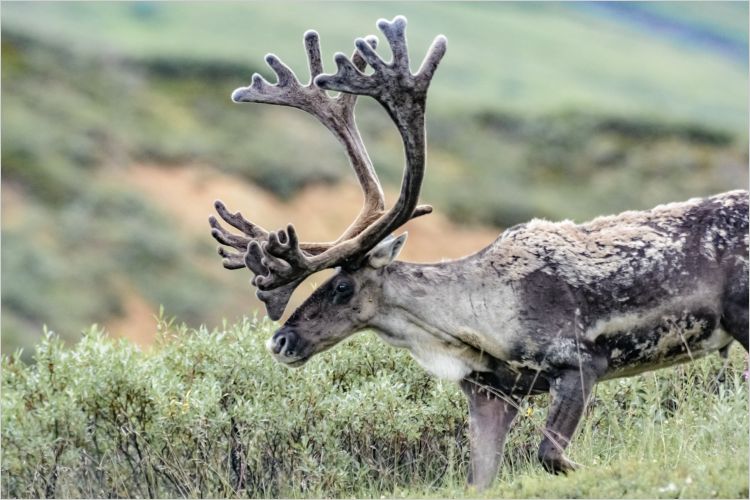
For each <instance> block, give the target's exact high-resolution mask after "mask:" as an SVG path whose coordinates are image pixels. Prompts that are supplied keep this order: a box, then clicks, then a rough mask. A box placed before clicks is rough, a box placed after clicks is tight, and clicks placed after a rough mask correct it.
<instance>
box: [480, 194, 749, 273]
mask: <svg viewBox="0 0 750 500" xmlns="http://www.w3.org/2000/svg"><path fill="white" fill-rule="evenodd" d="M746 198H747V192H746V191H730V192H728V193H724V194H721V195H717V196H714V197H711V198H707V199H701V198H694V199H691V200H688V201H685V202H681V203H669V204H666V205H659V206H657V207H655V208H654V209H652V210H647V211H628V212H623V213H621V214H619V215H610V216H604V217H598V218H596V219H594V220H592V221H590V222H587V223H585V224H575V223H573V222H571V221H569V220H565V221H562V222H550V221H546V220H541V219H534V220H532V221H531V222H529V223H527V224H522V225H520V226H517V227H514V228H511V229H509V230H507V231H506V232H504V233H503V235H502V236H501V237H500V239H498V240H497V241H496V242H495V243H494V244H493V246H492V248H491V249H490V254H491V257H492V259H493V261H492V266H493V267H494V268H495V270H496V271H498V272H502V273H504V274H505V275H506V276H507V278H508V279H509V280H512V281H516V280H521V279H523V278H525V277H526V276H528V275H529V274H531V273H533V272H535V271H538V270H542V271H543V272H548V273H554V274H556V275H558V276H560V277H561V278H563V279H564V280H565V281H566V282H567V283H569V284H570V285H573V286H583V285H588V284H591V283H593V282H596V281H601V280H612V281H613V282H616V283H618V284H621V285H625V286H627V285H628V284H630V283H632V282H633V281H634V280H635V279H636V278H637V276H638V275H639V273H640V272H642V271H643V269H644V263H647V264H648V266H649V267H650V268H658V267H662V268H663V267H667V266H671V265H675V263H679V262H680V259H677V258H676V257H679V256H681V255H684V253H685V249H686V245H687V243H688V238H689V237H690V236H691V235H690V233H689V231H690V227H691V226H693V225H695V224H700V223H702V224H704V225H706V229H705V233H704V234H702V235H700V236H699V237H700V241H701V245H700V250H701V252H702V253H703V254H704V255H705V256H706V257H707V258H710V259H715V258H717V255H718V254H721V253H722V252H723V251H724V250H725V249H726V248H727V246H728V241H727V238H728V232H727V229H726V227H723V225H731V224H732V223H733V220H732V219H733V214H732V213H731V211H732V210H734V211H737V210H738V208H737V206H738V205H741V204H742V203H741V202H742V201H744V206H747V200H746ZM712 204H713V205H716V206H717V210H716V217H715V221H708V222H709V223H708V224H706V221H698V220H694V219H697V217H698V215H696V214H697V213H698V212H699V209H700V208H701V207H702V206H708V205H712ZM677 271H679V269H678V270H677Z"/></svg>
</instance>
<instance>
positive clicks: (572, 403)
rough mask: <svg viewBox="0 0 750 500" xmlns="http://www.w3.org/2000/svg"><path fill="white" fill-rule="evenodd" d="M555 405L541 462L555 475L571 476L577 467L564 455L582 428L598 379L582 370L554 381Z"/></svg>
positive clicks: (542, 450)
mask: <svg viewBox="0 0 750 500" xmlns="http://www.w3.org/2000/svg"><path fill="white" fill-rule="evenodd" d="M549 382H550V394H551V395H552V403H551V404H550V408H549V415H548V416H547V423H546V424H545V429H544V438H543V439H542V443H541V445H540V446H539V461H541V462H542V465H543V466H544V468H545V469H546V470H547V471H548V472H551V473H553V474H560V473H568V472H569V471H573V470H575V468H576V464H575V463H574V462H571V461H570V460H569V459H568V458H566V457H565V455H564V451H565V448H567V447H568V444H569V443H570V439H571V437H573V433H574V432H575V430H576V427H578V422H579V421H580V420H581V415H583V411H584V409H585V408H586V402H587V401H588V399H589V395H590V394H591V388H592V387H593V386H594V384H595V383H596V375H595V374H594V373H592V372H590V371H587V370H585V369H582V368H575V369H570V370H566V371H563V372H561V373H559V374H558V375H557V376H556V377H551V378H550V381H549Z"/></svg>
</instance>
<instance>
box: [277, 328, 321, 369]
mask: <svg viewBox="0 0 750 500" xmlns="http://www.w3.org/2000/svg"><path fill="white" fill-rule="evenodd" d="M309 347H310V346H309V345H307V343H306V342H304V341H303V340H302V339H301V337H300V336H299V335H297V332H295V331H294V329H293V328H290V327H287V326H284V327H281V328H279V329H278V330H277V331H276V333H274V334H273V337H271V338H270V339H268V342H266V348H267V349H268V352H270V353H271V355H272V356H273V357H274V359H275V360H276V361H278V362H279V363H284V364H285V365H288V366H291V367H295V368H296V367H298V366H302V365H303V364H305V363H306V362H307V360H308V359H310V356H311V353H309V352H308V351H310V349H309Z"/></svg>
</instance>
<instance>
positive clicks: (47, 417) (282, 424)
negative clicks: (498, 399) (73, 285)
mask: <svg viewBox="0 0 750 500" xmlns="http://www.w3.org/2000/svg"><path fill="white" fill-rule="evenodd" d="M273 328H274V325H273V324H272V323H271V322H268V321H256V320H251V319H245V320H244V321H242V322H240V323H238V324H236V325H230V324H224V325H223V326H222V327H220V328H217V329H216V330H214V331H208V330H206V329H199V330H192V329H190V328H187V327H185V326H178V325H176V324H175V323H174V321H165V320H161V322H160V323H159V327H158V329H159V339H160V340H159V344H158V346H157V348H155V349H154V350H152V351H151V352H147V353H144V352H141V351H139V350H138V349H137V348H136V347H134V346H132V345H131V344H128V343H127V342H125V341H114V340H112V339H109V338H107V337H106V336H105V335H103V334H102V333H101V332H100V331H99V330H98V329H97V328H96V327H94V328H92V329H91V330H90V331H89V332H87V333H86V334H85V335H84V336H83V337H82V338H81V340H80V341H79V342H78V343H77V344H76V345H74V346H72V348H70V349H66V348H64V347H63V346H62V344H61V342H60V341H59V339H58V338H57V336H56V335H54V334H51V333H48V334H47V335H46V337H45V339H44V340H43V341H42V342H41V344H40V345H39V346H38V347H37V350H36V355H35V363H33V364H28V365H27V364H24V363H23V362H21V361H20V360H19V358H18V356H17V355H14V356H3V360H2V448H3V455H2V464H1V465H2V476H3V481H2V495H3V497H5V498H7V497H28V496H31V497H57V498H60V497H65V498H68V497H82V496H87V497H105V496H106V497H108V496H125V497H144V496H159V497H174V496H190V497H198V496H200V497H205V496H208V497H215V498H216V497H220V498H225V497H227V498H238V497H266V496H274V497H286V498H310V497H312V498H324V497H326V498H327V497H352V496H354V497H361V498H379V497H382V496H386V497H394V498H398V497H417V498H425V497H426V498H447V497H450V498H454V497H455V498H463V497H469V498H474V497H481V498H499V497H503V498H504V497H513V498H538V497H541V498H550V497H555V498H746V497H747V495H748V476H747V469H748V452H749V451H750V449H749V446H750V444H749V443H748V435H747V432H745V431H746V429H747V428H748V414H749V411H748V410H749V408H748V387H747V382H746V381H745V380H744V379H743V376H742V372H743V370H745V369H746V356H745V355H744V353H742V352H740V351H741V350H740V349H739V348H738V347H736V346H735V347H734V349H733V350H732V352H731V355H730V362H729V364H728V367H727V371H726V373H725V377H724V382H722V383H721V384H718V385H717V384H716V382H715V380H716V376H717V375H718V373H719V371H720V370H721V366H722V361H721V360H720V359H719V358H718V356H710V357H708V358H706V359H703V360H700V361H697V362H694V363H692V364H687V365H681V366H678V367H674V368H670V369H665V370H661V371H657V372H651V373H647V374H644V375H641V376H638V377H633V378H628V379H619V380H612V381H608V382H604V383H601V384H599V385H598V386H597V387H596V389H595V393H594V395H593V398H592V400H591V402H590V404H589V407H588V408H587V411H586V415H585V417H584V420H583V421H582V423H581V426H580V428H579V431H578V433H577V435H576V437H575V438H574V440H573V442H572V444H571V447H570V449H569V454H570V457H571V458H572V459H573V460H575V461H577V462H578V463H581V464H582V468H581V469H580V470H579V471H577V472H575V473H573V474H570V475H568V476H566V477H558V476H551V475H549V474H546V473H545V472H543V471H542V470H541V467H540V466H539V465H538V464H537V463H536V462H535V460H533V459H532V457H533V456H534V454H535V450H536V446H537V445H538V442H539V440H540V438H541V434H540V428H541V426H543V422H544V418H545V413H546V406H547V396H537V397H534V398H530V399H528V400H527V401H526V402H524V406H523V408H522V411H521V412H520V416H519V418H518V419H517V421H516V422H515V424H514V427H513V428H512V429H511V433H510V435H509V440H508V443H507V444H506V455H505V464H504V466H503V469H502V471H501V473H500V475H499V477H498V481H497V482H496V484H495V485H494V486H493V487H492V488H491V489H489V490H488V491H486V492H482V493H478V492H475V491H472V490H467V489H466V488H465V470H466V467H467V461H468V447H467V436H466V432H467V425H466V411H467V409H466V402H465V400H464V397H463V395H462V394H461V393H460V391H459V390H458V388H457V387H456V386H455V384H452V383H446V382H441V381H438V380H435V379H432V378H429V377H428V376H427V375H426V374H425V373H424V372H423V371H422V370H421V369H420V368H419V367H418V366H417V365H416V363H415V362H413V361H412V360H411V359H410V358H409V356H408V355H407V354H406V352H405V351H402V350H396V349H393V348H391V347H388V346H386V345H385V344H383V343H382V342H380V341H379V340H377V339H376V338H375V337H374V336H371V335H369V334H367V335H359V336H357V337H356V338H354V339H353V340H352V341H350V342H346V343H344V344H343V345H341V346H338V347H337V348H335V349H333V350H332V351H329V352H326V353H323V354H321V355H320V356H318V357H316V358H315V359H314V360H312V361H311V362H310V363H308V364H307V365H306V366H305V367H304V368H302V369H299V370H289V369H286V368H284V367H281V366H279V365H278V364H276V363H274V362H273V360H272V359H271V357H270V356H269V355H268V354H267V353H266V352H265V350H264V348H263V344H264V340H265V339H266V338H267V336H268V335H270V334H271V333H272V331H273Z"/></svg>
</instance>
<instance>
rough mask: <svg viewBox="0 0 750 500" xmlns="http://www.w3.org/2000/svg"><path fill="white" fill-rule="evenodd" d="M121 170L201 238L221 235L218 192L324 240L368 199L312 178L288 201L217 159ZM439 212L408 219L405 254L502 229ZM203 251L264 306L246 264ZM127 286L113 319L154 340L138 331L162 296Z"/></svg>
mask: <svg viewBox="0 0 750 500" xmlns="http://www.w3.org/2000/svg"><path fill="white" fill-rule="evenodd" d="M116 176H117V178H116V179H115V181H116V182H121V183H124V184H125V185H128V186H129V187H132V188H134V189H136V190H138V191H140V192H141V193H143V194H145V195H146V196H147V197H148V198H150V199H151V200H152V201H153V202H154V203H155V204H156V205H157V206H158V207H159V208H161V209H162V210H163V211H164V212H165V213H167V214H168V215H169V216H171V217H173V218H174V221H175V223H176V224H178V225H180V226H181V227H182V228H183V230H184V231H185V232H186V234H187V236H188V237H189V238H190V239H195V240H197V241H201V240H210V241H213V240H211V236H210V229H209V226H208V222H207V219H208V217H209V215H211V214H212V213H213V202H214V200H216V199H221V200H222V201H224V203H225V204H226V205H227V206H228V207H229V208H230V210H233V211H234V210H240V211H241V212H242V213H243V215H245V216H246V217H247V218H249V219H251V220H252V221H254V222H257V223H259V224H261V225H262V226H264V227H266V228H268V229H275V228H280V227H284V226H285V225H286V224H288V223H290V222H291V223H294V224H295V226H296V227H297V228H298V229H299V231H300V233H301V234H302V235H303V236H304V238H305V239H307V240H320V241H329V240H331V239H335V238H336V237H338V235H339V234H340V233H341V232H342V231H343V230H344V229H345V228H346V227H347V226H348V225H349V223H350V222H351V221H352V220H353V218H354V217H355V216H356V214H357V213H358V212H359V209H360V207H361V204H362V194H361V192H360V190H359V187H358V186H357V185H356V184H354V183H342V184H337V185H333V186H322V185H318V186H310V187H308V188H305V189H303V190H302V191H301V192H300V193H299V194H298V195H297V196H296V197H295V198H294V199H292V200H291V201H290V202H288V203H285V202H283V201H282V200H280V199H278V198H277V197H275V196H273V195H271V194H269V193H268V192H266V191H264V190H262V189H260V188H258V187H257V186H254V185H252V184H250V183H247V182H245V181H243V180H241V179H238V178H237V177H233V176H230V175H227V174H225V173H222V172H220V171H218V170H217V169H215V168H212V167H209V166H189V167H180V168H171V167H164V166H160V165H136V166H133V167H131V168H129V169H127V170H125V171H122V172H120V173H118V174H116ZM395 199H396V193H394V192H393V191H392V190H387V191H386V200H387V201H388V202H393V201H394V200H395ZM425 201H426V202H429V200H425ZM436 212H437V213H433V214H431V215H428V216H425V217H421V218H419V219H416V220H414V221H411V222H409V223H408V224H407V225H406V226H405V227H404V229H403V230H405V231H408V232H409V241H408V243H407V245H406V247H405V248H404V251H403V253H402V255H401V258H402V259H403V260H409V261H415V262H434V261H439V260H441V259H450V258H457V257H461V256H464V255H468V254H470V253H473V252H475V251H477V250H479V249H481V248H482V247H484V246H486V245H487V244H489V243H490V242H491V241H493V240H494V239H495V238H496V237H497V235H498V233H499V231H498V230H496V229H492V228H465V227H460V226H457V225H456V224H453V223H452V222H450V221H449V220H448V219H447V218H445V217H444V216H443V215H441V214H440V213H439V207H436ZM197 257H198V258H197V262H196V265H201V266H206V269H207V270H209V272H211V273H212V274H213V273H215V275H216V276H217V277H218V278H220V279H221V280H222V282H224V283H226V286H229V287H232V288H236V289H237V295H238V301H239V302H241V303H242V304H243V305H244V304H246V306H244V308H245V309H244V311H246V312H248V313H250V312H251V311H252V310H254V309H259V310H261V311H262V305H261V304H260V303H259V302H258V301H257V300H256V299H255V293H254V290H253V289H251V287H250V286H249V284H248V278H249V275H248V274H247V273H245V272H243V271H241V270H240V271H235V272H229V271H225V270H224V269H223V268H222V266H221V261H220V258H219V257H218V256H216V255H214V256H204V255H199V256H197ZM324 279H325V275H324V274H323V273H321V274H320V275H316V276H313V277H311V278H310V279H309V280H308V281H309V285H306V284H303V285H302V286H300V287H299V289H298V291H297V292H296V293H295V295H294V296H293V298H292V302H291V304H290V307H289V308H288V310H287V313H286V314H287V315H288V314H289V313H290V311H291V310H292V308H293V306H295V305H298V304H300V303H301V302H302V301H303V300H304V299H305V297H306V296H307V295H308V294H309V291H310V289H311V287H314V286H315V284H316V283H320V282H322V281H323V280H324ZM123 293H124V294H125V300H124V304H125V307H124V309H125V314H124V316H122V317H120V318H116V319H113V320H112V321H111V322H109V323H108V324H107V328H108V330H109V331H110V332H112V333H114V334H117V335H123V336H126V337H128V338H131V339H132V340H135V341H137V342H139V343H143V344H148V343H149V339H150V338H152V337H150V336H149V335H145V336H144V335H137V336H136V335H134V334H133V333H132V332H135V331H138V332H143V331H146V332H149V331H154V330H155V329H154V328H153V327H152V328H148V326H149V325H151V326H153V325H154V324H155V320H154V316H155V314H156V311H157V310H158V304H148V303H147V302H146V301H144V300H143V299H142V298H141V297H140V296H139V295H138V293H137V291H136V290H133V289H128V290H125V291H124V292H123ZM240 307H243V306H240ZM231 309H232V308H231V307H230V306H227V311H226V313H227V316H230V315H231V314H232V312H231V311H230V310H231ZM127 332H130V333H127Z"/></svg>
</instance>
